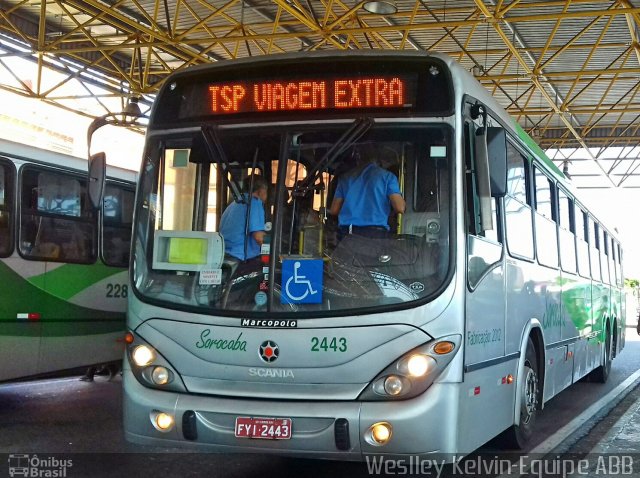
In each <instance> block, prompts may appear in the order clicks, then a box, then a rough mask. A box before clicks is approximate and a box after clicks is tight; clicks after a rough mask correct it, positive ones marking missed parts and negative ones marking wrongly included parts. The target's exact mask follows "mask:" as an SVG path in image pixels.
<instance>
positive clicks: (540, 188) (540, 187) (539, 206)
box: [534, 167, 553, 219]
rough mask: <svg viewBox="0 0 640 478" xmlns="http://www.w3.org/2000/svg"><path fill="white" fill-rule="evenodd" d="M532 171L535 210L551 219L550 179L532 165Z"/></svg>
mask: <svg viewBox="0 0 640 478" xmlns="http://www.w3.org/2000/svg"><path fill="white" fill-rule="evenodd" d="M534 171H535V198H536V212H537V213H538V214H541V215H542V216H544V217H546V218H547V219H553V212H552V211H553V205H552V203H551V191H552V185H551V181H550V180H549V178H547V176H545V174H544V173H543V172H542V171H540V170H539V169H538V168H536V167H534Z"/></svg>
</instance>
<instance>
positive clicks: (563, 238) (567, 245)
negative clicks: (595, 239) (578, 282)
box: [558, 189, 577, 274]
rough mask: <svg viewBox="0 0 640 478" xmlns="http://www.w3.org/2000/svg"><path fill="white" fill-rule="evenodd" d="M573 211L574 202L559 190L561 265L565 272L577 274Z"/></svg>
mask: <svg viewBox="0 0 640 478" xmlns="http://www.w3.org/2000/svg"><path fill="white" fill-rule="evenodd" d="M573 211H574V206H573V200H572V199H571V198H570V197H569V196H567V194H566V193H565V192H564V191H563V190H562V189H558V225H559V228H558V239H559V243H560V263H561V265H562V269H563V270H565V271H567V272H571V273H573V274H575V273H576V272H577V258H576V257H577V256H576V238H575V224H574V221H573Z"/></svg>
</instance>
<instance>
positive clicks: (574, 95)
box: [0, 0, 640, 188]
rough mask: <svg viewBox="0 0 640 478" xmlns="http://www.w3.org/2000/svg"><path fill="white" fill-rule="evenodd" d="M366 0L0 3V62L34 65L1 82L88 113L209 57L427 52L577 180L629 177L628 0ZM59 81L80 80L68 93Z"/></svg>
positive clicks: (629, 182) (637, 20) (635, 82)
mask: <svg viewBox="0 0 640 478" xmlns="http://www.w3.org/2000/svg"><path fill="white" fill-rule="evenodd" d="M367 3H370V2H368V1H361V0H221V1H205V0H64V1H63V0H47V1H33V0H0V68H3V67H4V68H7V69H10V66H9V65H8V63H7V61H6V60H7V59H8V58H9V57H12V56H17V57H20V58H24V59H29V60H31V61H33V62H35V63H36V64H37V65H38V71H39V73H38V76H37V78H36V79H35V81H24V80H23V79H22V78H20V77H19V76H18V75H16V74H14V75H13V78H14V80H15V81H12V82H11V84H3V85H0V87H1V88H4V89H8V90H11V91H14V92H17V93H19V94H22V95H25V96H30V97H34V98H41V99H44V100H45V101H48V102H51V103H55V104H57V105H60V106H62V107H65V108H67V109H72V110H76V111H78V112H80V113H82V114H85V115H96V113H95V110H91V109H90V108H88V107H86V106H83V101H87V102H91V103H93V104H94V105H95V104H98V105H100V108H102V110H103V112H109V111H110V110H112V109H113V108H114V106H113V102H111V103H109V102H108V101H107V99H111V100H112V99H113V98H121V102H120V103H121V104H124V103H125V102H126V101H127V99H128V98H129V97H131V96H137V97H140V98H141V103H142V104H147V105H149V104H150V103H151V102H152V101H153V95H154V93H155V92H156V91H157V89H158V88H159V86H160V85H161V84H162V82H163V81H164V80H165V78H166V77H167V75H168V74H169V73H171V72H172V71H174V70H177V69H183V68H187V67H189V66H191V65H197V64H202V63H207V62H215V61H219V60H222V59H234V58H241V57H246V56H256V55H269V54H273V53H281V52H290V51H311V50H318V49H336V50H339V49H392V50H402V49H416V50H425V51H437V52H442V53H447V54H449V55H451V56H452V57H454V58H455V59H457V60H458V61H460V62H461V63H462V65H463V66H464V67H465V68H467V69H469V70H470V71H472V72H473V74H474V75H475V76H476V77H477V78H478V79H479V80H480V81H481V82H482V83H483V84H484V86H485V87H487V88H488V89H489V90H490V91H491V92H492V93H493V94H494V96H495V97H496V98H497V99H498V101H499V102H500V103H501V104H502V105H503V106H504V107H505V108H506V109H507V111H509V113H510V114H511V115H512V116H514V117H515V118H516V119H517V120H518V121H519V123H520V125H521V126H522V127H523V128H524V129H525V130H526V131H528V132H529V133H530V135H531V136H532V137H533V138H534V139H535V140H536V141H537V142H538V143H539V144H540V146H541V147H542V148H544V149H546V150H547V152H548V154H549V155H550V156H551V157H552V158H553V159H554V160H555V161H556V162H557V163H558V164H559V166H560V167H561V168H564V167H566V168H567V169H568V171H569V172H570V174H571V177H572V180H573V181H574V183H575V185H576V186H577V187H584V188H590V187H620V188H640V147H639V146H638V145H639V143H640V141H639V140H640V131H639V129H640V95H639V94H638V93H639V86H640V43H639V39H638V38H639V36H640V33H639V28H638V27H639V25H640V0H395V1H393V0H387V1H386V2H384V3H386V4H389V5H391V4H392V5H393V6H394V7H395V8H394V9H395V13H389V14H377V13H371V12H369V11H368V10H367V9H366V8H367V7H368V5H366V4H367ZM377 3H380V2H377ZM3 58H4V59H3ZM45 67H46V68H45ZM50 69H52V70H53V71H55V72H56V74H57V76H56V79H55V81H53V80H50V79H49V80H48V79H47V78H46V76H47V75H48V74H49V71H51V70H50ZM71 80H73V82H74V84H80V85H81V86H80V87H76V88H74V89H73V90H74V91H71V92H70V91H69V87H68V86H69V84H70V82H71ZM97 114H100V113H97Z"/></svg>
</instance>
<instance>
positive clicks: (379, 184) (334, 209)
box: [329, 152, 406, 237]
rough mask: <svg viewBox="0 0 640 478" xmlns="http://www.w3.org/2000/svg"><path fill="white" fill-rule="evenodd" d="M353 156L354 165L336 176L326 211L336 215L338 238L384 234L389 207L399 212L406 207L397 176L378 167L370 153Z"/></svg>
mask: <svg viewBox="0 0 640 478" xmlns="http://www.w3.org/2000/svg"><path fill="white" fill-rule="evenodd" d="M355 156H356V167H355V168H354V169H353V170H351V171H349V172H347V173H345V174H344V175H343V176H342V177H340V179H339V181H338V187H337V188H336V193H335V196H334V198H333V201H332V202H331V208H330V209H329V214H332V215H334V216H338V226H339V237H343V236H344V235H346V234H358V235H362V236H368V237H386V236H388V234H389V213H390V212H391V209H393V211H394V212H395V213H397V214H401V213H403V212H404V210H405V206H406V204H405V201H404V198H403V197H402V194H401V192H400V185H399V183H398V178H397V177H396V176H395V175H394V174H393V173H392V172H390V171H387V170H386V169H384V168H382V167H380V166H378V164H377V163H376V160H375V158H374V157H373V156H369V157H368V158H365V157H362V155H361V154H360V153H359V152H356V154H355Z"/></svg>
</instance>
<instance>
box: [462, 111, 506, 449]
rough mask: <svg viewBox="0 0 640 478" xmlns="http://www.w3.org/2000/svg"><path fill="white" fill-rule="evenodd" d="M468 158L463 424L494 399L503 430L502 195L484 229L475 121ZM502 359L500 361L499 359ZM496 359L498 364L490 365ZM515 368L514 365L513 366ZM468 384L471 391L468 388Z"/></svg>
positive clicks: (468, 133) (477, 438) (468, 434)
mask: <svg viewBox="0 0 640 478" xmlns="http://www.w3.org/2000/svg"><path fill="white" fill-rule="evenodd" d="M464 139H465V148H464V150H465V162H466V168H465V169H466V171H467V173H466V191H465V195H466V198H465V199H466V201H465V206H466V221H467V231H466V232H467V235H466V242H467V244H466V250H467V257H466V267H467V271H466V272H467V274H466V276H467V280H466V286H467V294H466V304H465V308H466V324H465V327H466V328H465V378H464V382H465V384H464V388H465V392H463V393H462V394H461V395H462V396H464V397H465V399H464V403H463V404H462V405H461V413H462V414H463V415H464V417H462V418H461V423H465V422H468V423H473V420H474V418H473V417H474V416H475V417H477V416H479V415H480V414H482V413H483V409H485V410H486V407H487V406H488V404H489V403H493V404H494V405H495V404H500V405H499V406H495V407H494V408H493V409H494V410H496V413H495V416H494V417H493V419H492V420H490V422H491V425H492V426H493V427H495V429H494V430H493V431H492V432H491V433H494V432H495V433H499V432H500V431H501V430H503V429H505V428H507V427H508V426H509V425H510V423H512V419H513V413H512V410H513V397H514V394H513V393H510V392H511V390H510V387H507V386H503V385H502V383H501V380H500V379H501V377H506V376H507V375H508V374H509V373H510V371H512V368H513V367H512V365H511V364H510V363H509V362H506V361H500V358H502V357H504V355H505V340H506V337H505V335H506V334H505V303H506V297H505V267H504V259H503V247H502V239H501V234H500V233H499V231H500V227H501V226H500V223H501V218H500V214H499V208H498V201H501V200H499V199H495V198H492V202H493V207H492V215H493V229H483V227H482V225H481V221H480V214H479V196H478V178H477V176H476V174H475V170H476V167H475V161H476V155H475V141H479V140H481V139H477V138H476V125H475V124H474V123H473V122H471V121H469V122H467V123H466V125H465V134H464ZM496 359H497V363H496ZM492 363H494V364H495V365H491V364H492ZM509 367H511V369H510V368H509ZM466 389H469V393H466ZM472 428H473V427H470V428H466V429H465V440H467V441H466V442H465V443H466V444H467V445H469V446H472V445H475V444H476V443H480V442H481V441H482V434H483V433H486V430H484V431H480V430H473V429H472Z"/></svg>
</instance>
